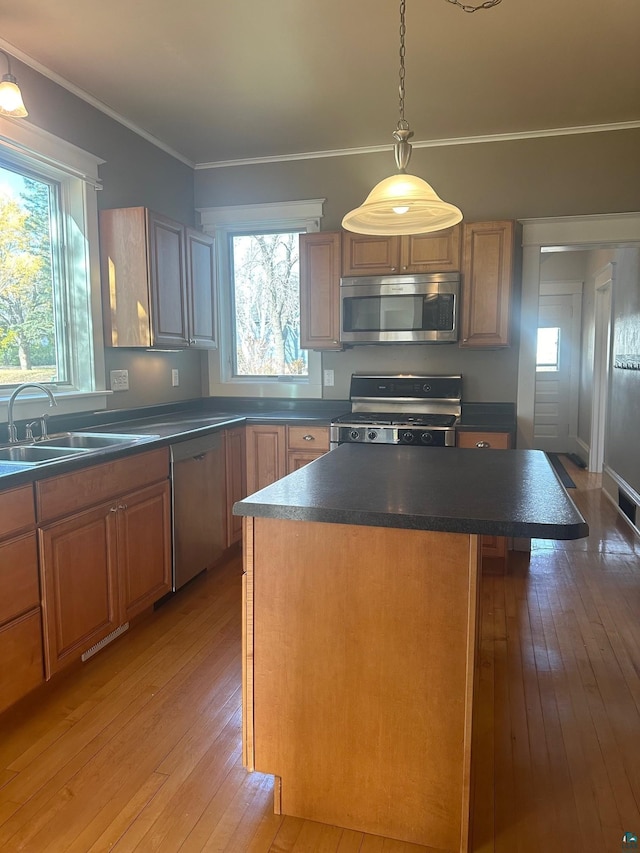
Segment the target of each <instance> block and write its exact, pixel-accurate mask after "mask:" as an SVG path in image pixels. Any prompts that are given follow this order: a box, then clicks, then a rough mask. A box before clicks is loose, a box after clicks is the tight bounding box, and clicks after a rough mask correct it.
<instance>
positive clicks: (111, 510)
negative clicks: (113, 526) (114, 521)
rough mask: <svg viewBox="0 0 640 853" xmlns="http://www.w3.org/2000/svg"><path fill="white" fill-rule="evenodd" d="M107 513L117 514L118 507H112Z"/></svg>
mask: <svg viewBox="0 0 640 853" xmlns="http://www.w3.org/2000/svg"><path fill="white" fill-rule="evenodd" d="M109 512H118V507H117V506H112V507H111V509H110V510H109Z"/></svg>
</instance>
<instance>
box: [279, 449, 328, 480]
mask: <svg viewBox="0 0 640 853" xmlns="http://www.w3.org/2000/svg"><path fill="white" fill-rule="evenodd" d="M320 456H324V451H323V452H321V453H314V452H313V451H312V450H290V451H289V453H287V474H292V473H293V472H294V471H298V470H299V469H300V468H304V466H305V465H308V464H309V462H313V460H314V459H318V458H319V457H320Z"/></svg>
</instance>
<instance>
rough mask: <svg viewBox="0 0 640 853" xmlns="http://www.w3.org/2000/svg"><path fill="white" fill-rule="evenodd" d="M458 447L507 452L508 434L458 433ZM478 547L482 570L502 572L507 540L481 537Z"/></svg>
mask: <svg viewBox="0 0 640 853" xmlns="http://www.w3.org/2000/svg"><path fill="white" fill-rule="evenodd" d="M456 444H457V446H458V447H471V448H477V449H478V450H509V449H510V448H511V433H510V432H480V431H478V432H475V431H474V432H460V431H458V432H457V434H456ZM480 545H481V552H482V560H483V569H485V570H492V569H493V570H499V571H502V572H504V571H505V569H506V563H507V540H506V539H505V537H504V536H481V537H480Z"/></svg>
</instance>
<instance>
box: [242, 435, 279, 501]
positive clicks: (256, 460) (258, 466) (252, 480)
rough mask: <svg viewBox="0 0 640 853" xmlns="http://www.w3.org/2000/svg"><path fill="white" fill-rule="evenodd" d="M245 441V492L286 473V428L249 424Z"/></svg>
mask: <svg viewBox="0 0 640 853" xmlns="http://www.w3.org/2000/svg"><path fill="white" fill-rule="evenodd" d="M246 442H247V494H249V495H251V494H253V492H257V491H258V490H259V489H264V487H265V486H269V485H271V483H275V481H276V480H279V479H280V477H284V475H285V474H286V473H287V428H286V427H285V426H280V425H273V426H271V425H266V424H249V425H248V426H247V427H246Z"/></svg>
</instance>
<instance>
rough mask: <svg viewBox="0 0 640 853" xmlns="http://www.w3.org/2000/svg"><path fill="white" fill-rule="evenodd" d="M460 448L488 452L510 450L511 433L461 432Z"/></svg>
mask: <svg viewBox="0 0 640 853" xmlns="http://www.w3.org/2000/svg"><path fill="white" fill-rule="evenodd" d="M456 443H457V445H458V447H478V448H479V449H483V448H484V449H487V450H509V449H510V447H511V433H508V432H459V433H458V434H457V438H456Z"/></svg>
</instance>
